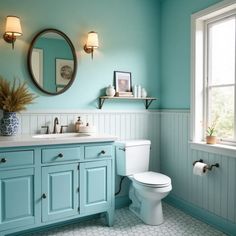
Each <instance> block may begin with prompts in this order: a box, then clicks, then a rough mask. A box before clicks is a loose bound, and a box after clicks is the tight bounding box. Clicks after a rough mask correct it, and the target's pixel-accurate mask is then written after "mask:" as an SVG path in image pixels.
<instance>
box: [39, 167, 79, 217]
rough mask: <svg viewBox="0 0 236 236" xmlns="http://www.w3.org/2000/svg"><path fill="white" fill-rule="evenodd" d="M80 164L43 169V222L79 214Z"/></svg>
mask: <svg viewBox="0 0 236 236" xmlns="http://www.w3.org/2000/svg"><path fill="white" fill-rule="evenodd" d="M78 173H79V170H78V164H77V163H75V164H67V165H56V166H46V167H42V221H43V222H48V221H52V220H57V219H62V218H66V217H70V216H74V215H77V214H78V193H79V192H78V189H79V185H78V177H79V174H78Z"/></svg>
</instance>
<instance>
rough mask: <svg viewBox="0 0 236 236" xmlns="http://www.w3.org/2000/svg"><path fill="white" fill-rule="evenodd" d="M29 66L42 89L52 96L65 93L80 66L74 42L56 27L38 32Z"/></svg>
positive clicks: (34, 80) (29, 54) (34, 79)
mask: <svg viewBox="0 0 236 236" xmlns="http://www.w3.org/2000/svg"><path fill="white" fill-rule="evenodd" d="M28 68H29V72H30V75H31V77H32V79H33V82H34V84H35V85H36V86H37V87H38V88H39V89H40V90H41V91H43V92H45V93H47V94H51V95H57V94H61V93H63V92H65V91H66V90H67V89H68V88H69V87H70V86H71V85H72V83H73V81H74V79H75V75H76V69H77V59H76V53H75V48H74V46H73V44H72V42H71V41H70V39H69V38H68V37H67V36H66V35H65V34H64V33H63V32H61V31H59V30H56V29H45V30H43V31H41V32H39V33H38V34H37V35H36V36H35V37H34V39H33V41H32V43H31V45H30V48H29V52H28Z"/></svg>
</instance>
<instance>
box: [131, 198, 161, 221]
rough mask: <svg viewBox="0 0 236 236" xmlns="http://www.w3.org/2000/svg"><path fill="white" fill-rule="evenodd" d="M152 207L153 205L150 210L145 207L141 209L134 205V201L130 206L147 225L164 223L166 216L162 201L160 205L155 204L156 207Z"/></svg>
mask: <svg viewBox="0 0 236 236" xmlns="http://www.w3.org/2000/svg"><path fill="white" fill-rule="evenodd" d="M145 205H147V204H145ZM146 207H147V206H146ZM150 207H152V210H151V211H150V209H149V210H148V209H147V208H145V207H143V208H141V209H139V208H135V207H133V206H132V203H131V204H130V206H129V210H130V211H131V212H133V213H134V214H135V215H136V216H137V217H138V218H139V219H141V220H142V221H143V222H144V223H145V224H147V225H160V224H162V223H163V222H164V218H163V212H162V205H161V202H160V203H159V204H158V206H155V209H154V208H153V206H150ZM148 208H149V207H148ZM139 210H140V211H139ZM141 212H142V213H141Z"/></svg>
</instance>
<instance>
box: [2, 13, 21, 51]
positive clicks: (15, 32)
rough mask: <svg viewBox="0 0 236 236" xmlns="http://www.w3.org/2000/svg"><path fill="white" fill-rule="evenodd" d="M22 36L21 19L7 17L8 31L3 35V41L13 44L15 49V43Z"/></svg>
mask: <svg viewBox="0 0 236 236" xmlns="http://www.w3.org/2000/svg"><path fill="white" fill-rule="evenodd" d="M21 35H22V30H21V25H20V18H19V17H17V16H7V21H6V30H5V33H4V35H3V39H4V40H5V41H6V42H7V43H11V44H12V49H14V42H15V41H16V38H17V37H19V36H21Z"/></svg>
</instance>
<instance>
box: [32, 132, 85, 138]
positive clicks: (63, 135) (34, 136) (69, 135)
mask: <svg viewBox="0 0 236 236" xmlns="http://www.w3.org/2000/svg"><path fill="white" fill-rule="evenodd" d="M87 136H90V135H89V134H84V133H83V134H81V133H63V134H36V135H33V136H32V137H33V138H39V139H47V138H48V139H60V138H76V137H78V138H79V137H87Z"/></svg>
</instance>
